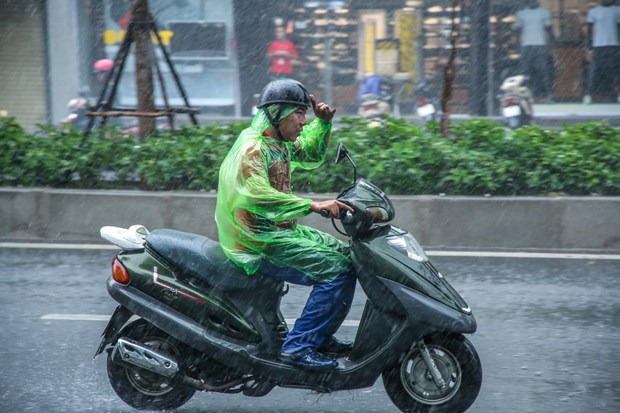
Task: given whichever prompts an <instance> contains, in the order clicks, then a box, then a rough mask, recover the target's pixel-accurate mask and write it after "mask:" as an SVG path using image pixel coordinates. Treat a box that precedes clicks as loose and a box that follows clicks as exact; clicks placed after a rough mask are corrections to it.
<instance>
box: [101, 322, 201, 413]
mask: <svg viewBox="0 0 620 413" xmlns="http://www.w3.org/2000/svg"><path fill="white" fill-rule="evenodd" d="M122 335H123V337H127V338H131V339H133V340H136V341H139V342H142V343H144V344H146V345H148V346H149V347H152V348H155V349H158V350H162V351H165V352H167V353H170V354H172V355H174V356H175V357H177V358H178V357H180V356H181V348H182V347H181V344H180V343H179V342H178V340H176V339H174V338H172V337H170V336H169V335H168V334H166V333H164V332H163V331H161V330H159V329H157V328H155V327H153V326H152V325H150V324H149V323H147V322H146V321H144V320H137V321H134V322H133V323H131V324H129V325H128V326H127V327H126V328H125V331H123V333H122ZM108 378H109V379H110V384H112V388H113V389H114V391H115V392H116V394H117V395H118V397H120V398H121V399H122V400H123V401H124V402H125V403H127V404H128V405H130V406H131V407H133V408H136V409H142V410H166V409H176V408H178V407H181V406H182V405H184V404H185V403H187V401H188V400H189V399H191V397H192V396H193V395H194V393H195V390H194V389H193V388H191V387H188V386H186V385H182V384H180V383H175V382H173V381H171V380H169V379H167V378H165V377H164V376H160V375H158V374H155V373H152V372H149V371H146V370H144V369H140V368H138V367H135V368H134V367H126V366H122V365H119V364H116V363H115V362H114V361H112V357H111V354H108Z"/></svg>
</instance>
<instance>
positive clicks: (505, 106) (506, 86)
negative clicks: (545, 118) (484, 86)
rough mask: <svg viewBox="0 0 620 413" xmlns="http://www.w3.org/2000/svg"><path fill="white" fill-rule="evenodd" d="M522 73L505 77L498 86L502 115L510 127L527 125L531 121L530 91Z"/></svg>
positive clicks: (531, 99)
mask: <svg viewBox="0 0 620 413" xmlns="http://www.w3.org/2000/svg"><path fill="white" fill-rule="evenodd" d="M526 81H527V77H526V76H524V75H517V76H510V77H507V78H506V79H505V80H504V81H503V82H502V84H501V86H500V87H499V89H500V94H499V96H498V98H499V101H500V107H501V110H502V115H503V116H504V119H505V121H506V123H507V124H508V127H510V128H511V129H515V128H519V127H521V126H525V125H529V124H531V122H532V114H533V110H532V107H533V106H532V105H533V99H534V98H533V96H532V91H531V90H530V88H529V87H528V86H527V85H526Z"/></svg>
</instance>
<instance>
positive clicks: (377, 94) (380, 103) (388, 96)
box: [357, 75, 393, 119]
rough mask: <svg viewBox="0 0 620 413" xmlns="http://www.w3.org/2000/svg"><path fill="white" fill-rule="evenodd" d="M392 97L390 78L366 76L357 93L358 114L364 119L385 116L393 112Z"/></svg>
mask: <svg viewBox="0 0 620 413" xmlns="http://www.w3.org/2000/svg"><path fill="white" fill-rule="evenodd" d="M392 98H393V91H392V86H391V85H390V82H389V81H388V80H386V79H385V78H384V77H383V76H379V75H370V76H366V77H365V78H364V79H363V81H362V84H361V85H360V89H359V90H358V94H357V100H358V102H359V108H358V111H357V112H358V115H359V116H360V117H362V118H364V119H381V118H384V117H386V116H387V115H389V114H390V113H391V112H392Z"/></svg>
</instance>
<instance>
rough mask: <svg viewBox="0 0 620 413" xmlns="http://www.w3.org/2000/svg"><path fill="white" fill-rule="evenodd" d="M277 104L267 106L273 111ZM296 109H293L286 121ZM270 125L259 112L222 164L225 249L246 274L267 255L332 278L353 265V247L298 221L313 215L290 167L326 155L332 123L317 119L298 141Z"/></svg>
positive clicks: (218, 215) (219, 210) (220, 213)
mask: <svg viewBox="0 0 620 413" xmlns="http://www.w3.org/2000/svg"><path fill="white" fill-rule="evenodd" d="M276 109H277V105H274V106H271V107H269V110H270V111H272V112H270V113H272V115H274V114H275V113H276ZM295 110H296V107H295V106H287V107H286V108H285V110H283V113H282V115H281V116H280V119H284V118H285V117H286V116H288V115H289V114H291V113H292V112H293V111H295ZM269 126H270V123H269V121H268V120H267V117H266V115H265V113H264V111H263V110H262V109H261V110H259V111H258V113H257V114H256V116H255V117H254V119H253V120H252V124H251V125H250V127H249V128H247V129H245V130H244V131H243V132H241V134H240V135H239V137H238V138H237V140H236V142H235V144H234V145H233V147H232V149H231V150H230V152H229V153H228V155H227V156H226V158H225V159H224V162H223V163H222V166H221V168H220V175H219V184H218V195H217V207H216V211H215V220H216V222H217V228H218V234H219V239H220V244H221V245H222V248H223V250H224V253H225V254H226V255H227V256H228V258H230V260H231V261H233V262H234V263H235V264H237V265H238V266H240V267H242V268H243V269H245V271H246V272H247V273H248V274H253V273H255V272H256V271H257V270H258V267H259V266H260V262H261V260H262V259H263V258H267V259H268V260H269V261H271V262H273V263H274V264H276V265H280V266H285V267H291V268H294V269H296V270H299V271H301V272H303V273H305V274H306V275H308V276H309V277H310V278H312V279H314V280H316V281H331V280H333V279H334V278H336V277H337V276H338V275H339V274H340V273H342V272H343V271H345V270H346V269H347V268H348V267H349V266H350V264H351V263H350V260H349V253H348V247H347V246H346V245H345V244H344V243H342V242H341V241H339V240H338V239H336V238H335V237H333V236H331V235H329V234H326V233H323V232H321V231H318V230H316V229H313V228H309V227H306V226H303V225H299V224H297V222H296V220H297V219H298V218H302V217H305V216H307V215H309V214H310V213H311V211H310V202H311V200H310V199H305V198H300V197H298V196H295V195H293V194H292V193H291V188H290V178H291V171H292V170H294V169H295V168H298V167H299V168H303V169H312V168H316V167H317V166H319V165H321V164H322V163H323V161H324V160H325V151H326V149H327V145H328V141H329V136H330V132H331V124H326V123H324V122H323V121H321V120H320V119H315V120H314V121H312V122H311V123H310V124H308V125H306V126H305V127H304V128H303V130H302V132H301V135H300V136H299V138H298V139H297V140H296V141H295V142H285V141H282V140H278V139H275V138H272V137H269V136H265V134H264V133H263V132H264V131H265V130H266V129H267V128H268V127H269Z"/></svg>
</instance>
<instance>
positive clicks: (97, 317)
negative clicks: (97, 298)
mask: <svg viewBox="0 0 620 413" xmlns="http://www.w3.org/2000/svg"><path fill="white" fill-rule="evenodd" d="M109 319H110V316H109V315H101V314H59V313H51V314H45V315H42V316H41V320H60V321H108V320H109ZM285 321H286V324H288V325H290V326H292V325H293V324H295V321H296V319H295V318H287V319H286V320H285ZM359 325H360V321H359V320H344V322H343V323H342V326H343V327H358V326H359Z"/></svg>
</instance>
